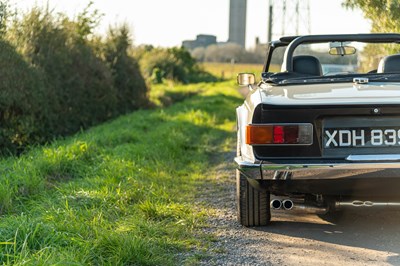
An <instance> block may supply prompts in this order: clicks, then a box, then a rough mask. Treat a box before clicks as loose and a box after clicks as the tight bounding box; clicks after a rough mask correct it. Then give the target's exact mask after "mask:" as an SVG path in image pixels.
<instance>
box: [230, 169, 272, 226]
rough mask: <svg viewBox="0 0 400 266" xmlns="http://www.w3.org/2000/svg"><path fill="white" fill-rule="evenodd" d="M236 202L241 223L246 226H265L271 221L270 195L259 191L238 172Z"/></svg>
mask: <svg viewBox="0 0 400 266" xmlns="http://www.w3.org/2000/svg"><path fill="white" fill-rule="evenodd" d="M236 200H237V215H238V220H239V223H241V224H242V225H244V226H263V225H267V224H268V223H269V221H270V220H271V211H270V206H269V201H270V193H269V192H268V191H265V190H264V191H262V190H257V189H255V188H254V187H253V186H251V184H250V183H249V181H248V180H247V178H246V177H245V176H244V175H243V174H241V173H240V171H239V170H236Z"/></svg>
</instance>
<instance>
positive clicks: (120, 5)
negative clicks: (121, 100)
mask: <svg viewBox="0 0 400 266" xmlns="http://www.w3.org/2000/svg"><path fill="white" fill-rule="evenodd" d="M89 1H90V0H12V1H11V3H12V4H14V5H16V6H17V7H18V8H21V9H22V10H27V9H28V8H29V7H31V6H32V5H35V4H38V5H45V4H46V3H47V2H48V3H49V5H50V7H51V8H53V9H54V10H55V11H56V12H57V11H63V12H67V13H68V14H69V15H71V16H72V15H74V14H76V13H77V12H79V11H81V10H82V9H83V8H84V7H85V6H86V5H87V4H88V3H89ZM275 1H277V0H275ZM278 1H280V0H278ZM93 2H94V7H95V8H97V9H99V10H100V11H101V12H102V13H104V14H105V16H104V18H103V20H102V24H101V26H100V29H99V31H100V32H104V31H105V29H106V28H107V26H108V25H109V24H116V23H118V22H124V21H125V22H128V24H129V25H130V26H131V27H132V29H133V35H134V42H135V44H136V45H139V44H144V43H145V44H153V45H156V46H179V45H180V44H181V42H182V40H186V39H194V38H195V37H196V35H197V34H212V35H216V36H217V39H218V41H226V40H227V39H228V20H229V0H198V1H194V0H168V1H167V0H94V1H93ZM341 2H342V0H310V11H311V12H310V13H311V33H312V34H329V33H330V34H332V33H366V32H369V30H370V24H369V22H368V21H367V20H365V19H364V18H363V15H362V13H361V12H360V11H359V10H355V11H353V10H345V9H344V8H342V7H341ZM267 9H268V0H248V1H247V34H246V39H247V40H246V46H247V47H251V46H253V45H254V40H255V37H257V36H258V37H260V40H261V41H262V42H265V40H266V32H267ZM276 31H279V33H280V32H281V30H280V29H277V30H276ZM300 34H302V32H300Z"/></svg>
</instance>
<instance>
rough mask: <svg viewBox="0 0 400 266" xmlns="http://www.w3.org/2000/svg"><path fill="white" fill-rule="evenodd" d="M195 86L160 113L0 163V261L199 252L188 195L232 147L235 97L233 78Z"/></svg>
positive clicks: (201, 242)
mask: <svg viewBox="0 0 400 266" xmlns="http://www.w3.org/2000/svg"><path fill="white" fill-rule="evenodd" d="M199 86H200V87H201V89H200V90H199V91H200V92H199V94H197V95H196V96H193V97H190V98H188V99H185V100H183V101H182V102H180V103H177V104H174V105H171V106H170V107H168V108H164V109H158V110H153V111H150V110H147V111H138V112H135V113H133V114H130V115H126V116H123V117H120V118H118V119H116V120H114V121H110V122H108V123H106V124H103V125H101V126H97V127H95V128H92V129H90V130H89V131H87V132H84V133H80V134H78V135H76V136H74V137H72V138H69V139H66V140H63V141H56V142H54V143H53V144H52V145H48V146H45V147H43V148H41V147H38V148H36V149H33V150H31V151H30V152H29V153H27V154H25V155H23V156H21V157H19V158H9V159H4V160H2V161H1V162H0V165H1V170H0V171H1V175H0V206H1V213H2V216H1V219H0V261H1V263H2V264H5V265H22V264H28V265H54V264H55V265H180V264H184V263H185V261H184V259H183V258H182V257H181V256H180V255H179V254H181V253H185V252H188V251H189V250H191V249H193V248H196V249H204V248H205V247H206V245H207V241H206V240H205V238H202V237H201V235H199V230H197V229H199V226H201V225H202V224H204V213H203V212H202V211H201V209H199V206H197V205H196V204H195V203H194V202H195V197H196V195H198V194H197V193H199V190H198V188H199V187H200V186H201V185H202V184H203V183H204V182H206V181H205V180H207V176H208V175H210V174H212V171H210V168H211V167H212V165H213V162H214V160H215V159H216V158H218V157H219V156H221V154H223V153H224V152H227V151H229V150H230V148H231V145H229V143H233V142H234V140H233V138H234V133H233V128H234V125H235V122H234V113H235V112H234V108H235V106H236V105H237V104H238V103H239V102H240V97H239V96H238V94H237V92H236V91H235V90H234V89H233V88H234V85H233V83H231V82H225V83H218V84H210V83H209V84H199ZM180 88H181V89H180V90H182V91H184V90H185V89H186V87H185V86H181V87H180ZM192 90H194V89H193V88H192ZM175 92H176V93H179V89H176V91H175ZM186 259H187V260H186V261H187V262H188V261H190V263H191V262H193V261H195V260H196V258H190V257H189V258H186Z"/></svg>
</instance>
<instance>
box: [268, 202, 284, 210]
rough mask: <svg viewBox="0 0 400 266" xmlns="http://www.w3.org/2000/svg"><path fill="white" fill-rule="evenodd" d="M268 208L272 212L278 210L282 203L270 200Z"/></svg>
mask: <svg viewBox="0 0 400 266" xmlns="http://www.w3.org/2000/svg"><path fill="white" fill-rule="evenodd" d="M270 206H271V208H272V209H274V210H279V209H281V208H282V201H281V200H278V199H273V200H271V203H270Z"/></svg>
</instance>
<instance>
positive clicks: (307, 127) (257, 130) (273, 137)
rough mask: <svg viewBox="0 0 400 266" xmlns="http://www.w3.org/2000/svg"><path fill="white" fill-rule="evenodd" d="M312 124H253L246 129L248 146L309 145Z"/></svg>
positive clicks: (311, 139)
mask: <svg viewBox="0 0 400 266" xmlns="http://www.w3.org/2000/svg"><path fill="white" fill-rule="evenodd" d="M312 142H313V126H312V124H253V125H248V126H247V127H246V144H249V145H311V144H312Z"/></svg>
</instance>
